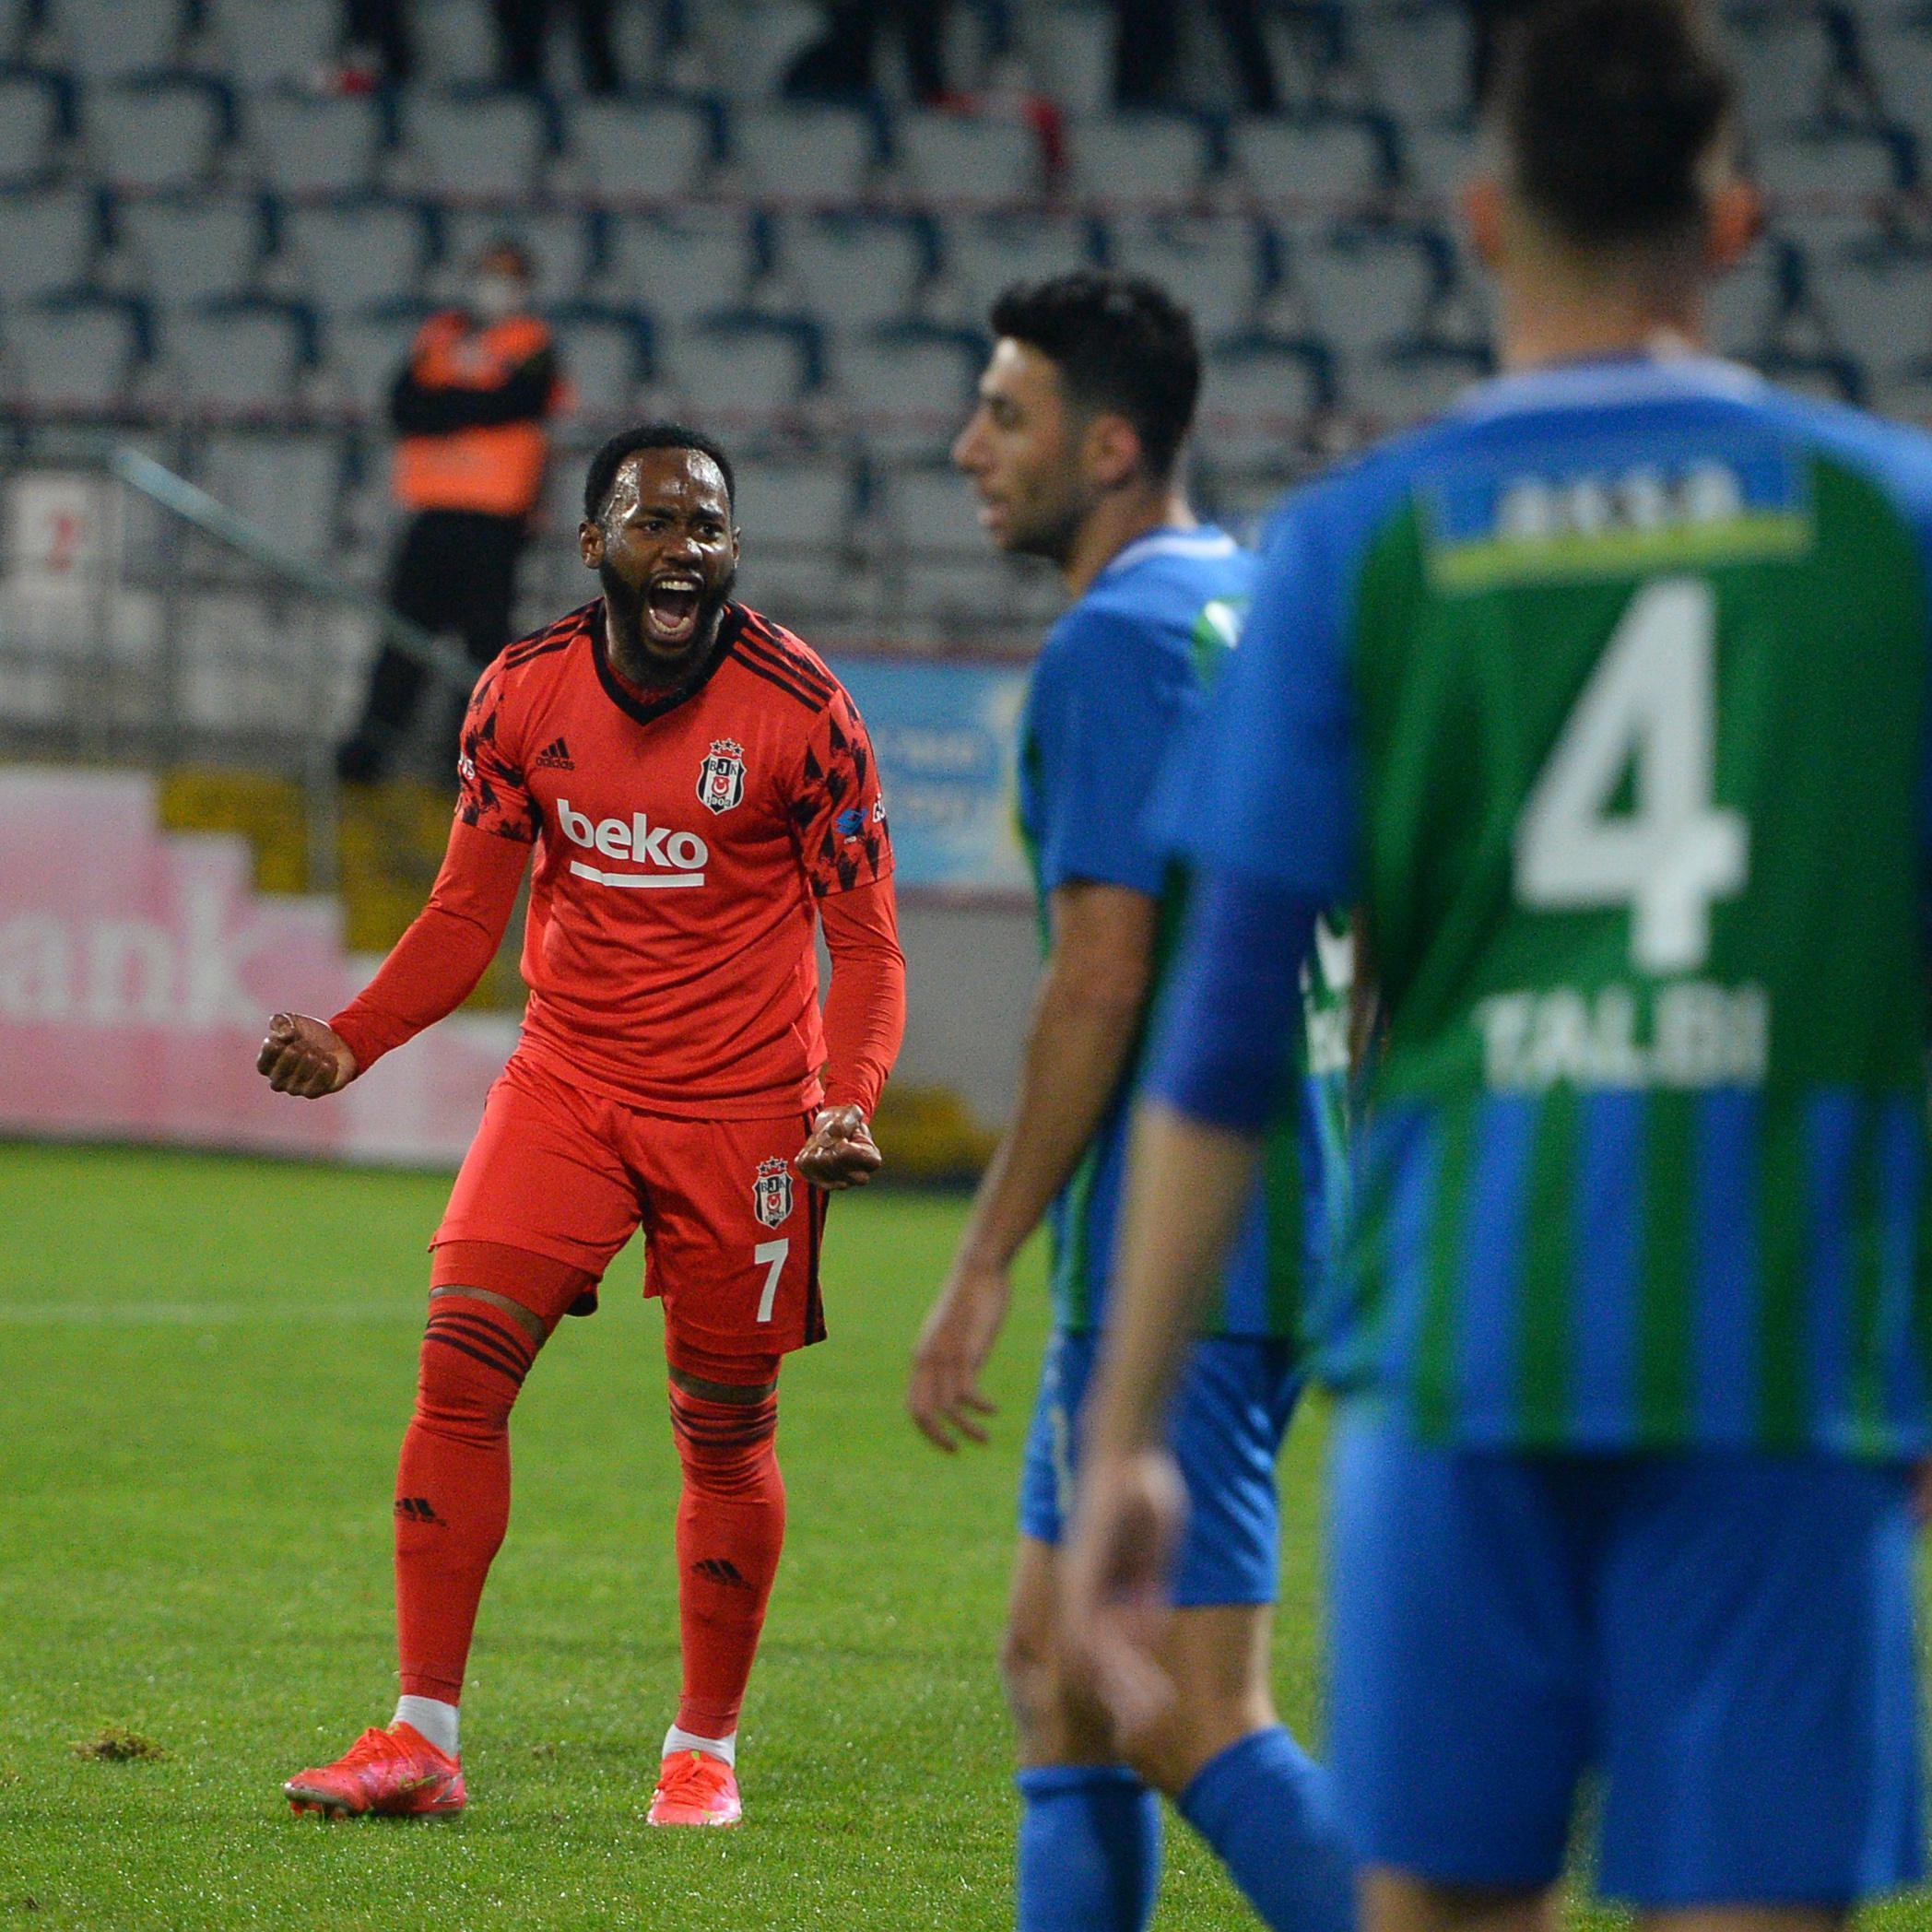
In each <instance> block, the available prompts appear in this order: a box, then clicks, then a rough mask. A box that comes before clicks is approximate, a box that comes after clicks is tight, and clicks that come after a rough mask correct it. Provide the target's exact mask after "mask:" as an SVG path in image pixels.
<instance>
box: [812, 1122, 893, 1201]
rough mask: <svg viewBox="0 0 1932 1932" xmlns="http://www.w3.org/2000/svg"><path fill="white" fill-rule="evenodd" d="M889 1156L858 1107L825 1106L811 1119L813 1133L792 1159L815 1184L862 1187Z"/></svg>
mask: <svg viewBox="0 0 1932 1932" xmlns="http://www.w3.org/2000/svg"><path fill="white" fill-rule="evenodd" d="M885 1164H886V1157H885V1156H884V1155H883V1154H881V1153H880V1152H879V1150H878V1142H877V1141H875V1140H874V1139H873V1137H872V1129H871V1128H870V1127H868V1126H867V1125H866V1116H865V1115H864V1114H863V1113H860V1112H859V1110H858V1109H857V1108H856V1107H826V1108H824V1109H822V1110H821V1111H820V1113H819V1117H818V1119H816V1120H815V1121H814V1122H813V1123H812V1137H811V1138H810V1139H809V1140H807V1142H806V1144H805V1145H804V1146H803V1147H802V1148H800V1149H799V1150H798V1158H797V1160H795V1161H794V1162H793V1165H794V1166H795V1167H796V1168H797V1170H798V1172H799V1173H800V1174H801V1175H803V1176H804V1178H805V1179H806V1180H807V1181H809V1182H810V1183H811V1184H812V1185H813V1186H814V1187H863V1186H864V1185H865V1184H866V1182H867V1181H869V1180H870V1179H871V1178H872V1177H873V1175H874V1174H876V1173H877V1172H878V1171H879V1169H880V1168H882V1167H883V1166H884V1165H885Z"/></svg>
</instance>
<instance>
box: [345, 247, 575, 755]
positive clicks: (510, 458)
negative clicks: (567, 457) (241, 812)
mask: <svg viewBox="0 0 1932 1932" xmlns="http://www.w3.org/2000/svg"><path fill="white" fill-rule="evenodd" d="M529 293H530V265H529V262H528V259H527V257H526V256H525V255H524V252H523V250H522V249H521V248H519V247H517V246H516V245H514V244H512V243H507V242H499V243H494V244H492V245H491V246H490V247H489V249H487V250H485V252H484V253H483V254H482V255H481V256H480V257H479V258H478V260H477V267H476V271H475V273H474V275H473V276H472V277H471V281H470V288H469V300H468V301H467V303H466V304H465V306H464V307H463V308H460V309H449V310H445V311H443V312H442V313H441V314H437V315H432V316H431V317H430V319H429V321H428V322H426V323H424V324H423V325H422V328H421V330H420V332H419V333H418V336H417V338H416V343H415V346H414V347H413V348H411V350H410V352H409V359H408V361H407V363H406V364H405V366H404V368H403V371H402V372H401V374H399V375H398V376H397V377H396V379H395V387H394V388H393V389H392V390H391V392H390V397H389V414H390V420H391V421H392V422H393V423H394V424H395V428H396V430H397V431H398V432H399V434H400V437H401V440H400V442H398V443H397V445H396V452H395V494H396V499H397V501H399V502H401V503H402V504H403V505H404V507H405V508H406V509H407V510H410V511H412V512H415V513H414V515H413V516H412V517H411V518H410V521H409V524H408V526H407V527H406V529H405V531H404V533H403V540H402V544H401V547H400V548H399V549H398V550H397V552H396V558H395V569H394V571H393V572H392V574H391V577H390V582H389V601H390V603H391V605H392V606H393V607H395V609H396V610H397V611H398V612H400V613H401V615H402V616H404V617H406V618H410V619H412V620H413V621H414V622H416V623H418V624H420V625H421V626H422V627H423V629H424V630H430V631H433V632H435V633H437V634H439V635H442V634H446V633H449V632H452V631H454V633H455V634H456V635H457V636H459V637H460V638H461V639H462V640H463V644H464V648H465V651H466V652H467V653H468V654H469V656H470V658H471V660H472V661H473V662H474V663H475V665H476V666H477V669H478V670H479V671H480V670H481V669H482V667H483V666H485V665H487V664H488V663H489V661H490V659H491V658H493V657H494V656H495V655H496V654H497V653H498V652H499V651H501V649H502V648H503V646H504V645H505V644H506V643H508V642H510V639H511V636H512V606H513V605H514V602H515V597H516V565H517V559H518V557H519V555H520V554H521V553H522V550H523V548H524V541H525V539H526V537H527V536H528V534H529V528H530V519H531V514H532V512H534V511H535V510H536V505H537V501H538V499H539V497H540V496H541V495H542V493H543V478H544V465H545V462H546V460H547V458H548V454H549V439H548V435H547V433H546V431H545V428H544V423H545V418H547V417H548V416H549V415H550V414H551V412H552V411H553V410H555V409H556V408H557V407H558V406H559V405H560V402H561V400H562V397H563V384H562V379H561V377H560V373H559V370H558V364H557V352H556V350H555V348H553V347H552V344H551V341H550V332H549V330H548V328H546V327H545V325H544V324H542V323H541V322H539V321H538V320H537V319H536V316H534V315H531V314H529V313H527V312H525V311H526V309H527V305H528V300H529ZM428 675H429V674H428V673H427V672H426V671H425V670H424V669H423V667H422V666H420V665H418V664H417V663H416V662H415V661H414V660H413V659H411V658H408V657H406V656H404V655H403V654H402V653H401V652H400V651H398V650H397V649H396V648H395V645H394V644H387V643H385V644H384V645H383V649H382V652H381V654H380V655H378V657H377V658H376V661H375V665H374V666H373V668H372V669H371V673H370V680H369V691H368V695H367V697H366V698H365V699H364V701H363V707H362V716H361V720H360V722H359V724H358V725H357V726H356V729H355V731H354V733H353V734H352V735H351V736H349V738H348V740H347V741H346V742H345V743H344V744H343V745H342V747H341V748H340V749H339V750H338V751H337V753H336V771H337V772H338V773H339V774H340V776H341V777H343V778H344V779H346V780H348V781H349V782H351V783H367V782H370V781H371V780H374V779H378V778H381V777H382V776H383V772H385V771H386V770H387V769H388V765H389V761H390V759H391V756H392V754H393V753H394V751H395V747H396V745H397V743H398V741H399V740H400V739H401V737H402V736H403V735H404V733H405V732H406V731H407V729H408V727H409V724H410V720H411V719H412V718H413V717H414V716H415V713H416V707H417V702H418V699H419V698H420V696H421V693H422V687H423V684H424V681H425V679H426V678H427V677H428ZM464 695H465V694H462V693H454V694H452V696H453V702H452V703H451V704H449V705H448V706H447V707H445V708H446V710H447V711H448V713H449V715H450V729H449V733H448V736H449V740H450V757H449V758H448V760H444V762H445V763H446V764H447V765H448V767H449V769H450V770H452V771H454V768H455V737H456V732H455V726H456V721H457V719H458V718H459V717H460V715H461V712H462V699H463V696H464Z"/></svg>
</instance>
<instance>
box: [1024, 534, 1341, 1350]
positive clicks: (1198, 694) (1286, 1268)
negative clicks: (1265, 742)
mask: <svg viewBox="0 0 1932 1932" xmlns="http://www.w3.org/2000/svg"><path fill="white" fill-rule="evenodd" d="M1254 568H1255V560H1254V558H1253V556H1252V554H1251V553H1249V552H1248V551H1245V550H1243V548H1241V547H1240V546H1239V545H1237V544H1236V543H1235V542H1234V540H1233V539H1232V538H1231V536H1227V535H1226V534H1225V533H1223V532H1221V531H1219V530H1215V529H1207V528H1202V529H1192V530H1158V531H1154V532H1152V533H1150V534H1149V535H1148V536H1143V537H1140V538H1138V539H1137V541H1135V542H1134V543H1131V544H1129V545H1128V546H1127V547H1126V548H1125V549H1124V550H1122V551H1121V552H1120V554H1119V555H1118V556H1116V557H1115V558H1114V559H1113V561H1112V562H1111V563H1109V564H1108V566H1107V567H1106V569H1104V570H1103V571H1101V574H1100V575H1099V576H1098V577H1097V578H1096V579H1095V580H1094V582H1093V583H1092V584H1091V585H1090V587H1089V588H1088V590H1087V592H1086V593H1085V595H1082V596H1081V597H1080V598H1079V599H1078V601H1077V602H1076V603H1075V604H1073V605H1072V606H1071V607H1069V608H1068V609H1067V610H1066V612H1065V613H1064V614H1063V615H1062V616H1061V617H1060V618H1059V620H1058V621H1057V622H1056V623H1055V624H1054V627H1053V629H1052V630H1050V631H1049V632H1048V634H1047V638H1046V642H1045V644H1044V646H1043V648H1042V651H1041V654H1040V658H1039V662H1038V664H1037V665H1036V666H1035V667H1034V671H1033V677H1032V682H1031V688H1030V689H1029V691H1028V695H1027V703H1026V710H1025V713H1024V714H1023V717H1022V719H1021V724H1020V756H1019V825H1020V833H1021V837H1022V840H1023V841H1024V843H1025V845H1026V848H1027V851H1028V853H1029V854H1030V856H1031V862H1032V866H1033V874H1034V880H1035V884H1036V886H1037V889H1038V892H1039V899H1040V911H1041V920H1042V932H1043V940H1044V941H1045V943H1046V944H1048V945H1051V943H1052V933H1051V930H1050V917H1051V914H1050V906H1049V900H1050V896H1051V895H1052V893H1053V892H1054V891H1055V890H1056V889H1058V888H1060V887H1062V886H1065V885H1068V884H1070V883H1073V882H1075V881H1081V880H1084V881H1088V882H1091V883H1096V884H1101V885H1112V886H1123V887H1125V888H1127V889H1129V890H1132V891H1136V892H1141V893H1145V894H1146V895H1147V896H1148V897H1149V898H1150V899H1154V900H1157V901H1160V906H1161V914H1160V937H1159V940H1158V941H1157V960H1156V967H1157V984H1158V974H1159V972H1160V969H1161V968H1162V967H1163V966H1164V962H1165V959H1166V956H1167V953H1168V951H1169V949H1170V947H1171V944H1172V936H1173V930H1174V926H1175V923H1176V921H1177V918H1178V915H1179V906H1180V897H1181V891H1182V876H1181V874H1180V872H1179V870H1178V868H1176V867H1175V866H1174V865H1173V864H1172V861H1171V860H1170V859H1169V858H1168V857H1167V856H1166V855H1165V854H1163V853H1162V852H1161V850H1160V847H1159V846H1158V845H1157V843H1156V842H1154V840H1153V838H1152V837H1151V836H1150V834H1149V830H1148V828H1147V826H1146V824H1145V818H1146V812H1147V807H1148V803H1149V797H1150V795H1151V794H1152V792H1153V789H1154V785H1155V783H1156V780H1157V778H1158V776H1159V774H1160V769H1161V766H1162V763H1163V761H1164V760H1165V759H1166V758H1167V756H1168V754H1169V753H1170V752H1171V750H1172V748H1173V746H1174V744H1175V742H1176V740H1177V739H1178V738H1179V737H1180V736H1182V734H1183V733H1184V731H1185V730H1186V729H1187V728H1188V727H1189V726H1190V725H1191V724H1192V723H1193V722H1194V720H1195V718H1196V713H1197V712H1198V709H1199V706H1200V703H1201V701H1202V698H1203V695H1204V693H1205V690H1206V689H1207V685H1208V680H1209V679H1210V677H1212V675H1213V673H1214V671H1215V669H1216V666H1217V665H1218V663H1219V660H1220V659H1221V658H1222V657H1223V656H1224V655H1225V654H1227V652H1228V650H1229V648H1230V647H1231V644H1232V643H1233V642H1234V639H1235V637H1236V635H1237V634H1238V631H1239V628H1240V624H1241V620H1242V617H1243V612H1244V611H1245V609H1246V607H1247V601H1248V595H1249V592H1250V589H1251V586H1252V583H1253V578H1254ZM1137 1075H1138V1054H1137V1055H1136V1061H1135V1064H1134V1065H1133V1066H1132V1067H1130V1070H1129V1073H1128V1075H1127V1077H1126V1078H1125V1079H1124V1080H1123V1081H1122V1083H1121V1087H1120V1090H1119V1091H1118V1092H1117V1093H1116V1094H1115V1095H1114V1096H1113V1101H1112V1102H1111V1104H1110V1105H1109V1107H1108V1110H1107V1113H1106V1117H1105V1119H1104V1120H1103V1121H1102V1122H1101V1126H1100V1129H1099V1131H1098V1132H1097V1133H1096V1134H1095V1136H1094V1137H1093V1139H1092V1141H1091V1142H1090V1144H1089V1146H1088V1149H1087V1150H1086V1153H1085V1155H1084V1156H1083V1157H1082V1159H1081V1161H1080V1164H1079V1167H1078V1169H1077V1170H1076V1172H1075V1173H1074V1175H1073V1178H1072V1179H1071V1180H1070V1181H1069V1182H1068V1183H1067V1184H1066V1187H1065V1188H1064V1189H1063V1190H1062V1191H1061V1193H1060V1195H1059V1196H1058V1198H1057V1199H1055V1201H1054V1205H1053V1208H1052V1212H1051V1216H1050V1225H1051V1230H1052V1235H1053V1247H1054V1259H1053V1292H1054V1315H1055V1318H1056V1321H1057V1324H1058V1325H1059V1326H1061V1327H1062V1328H1064V1329H1066V1330H1068V1331H1071V1332H1076V1333H1078V1332H1080V1331H1082V1330H1086V1329H1090V1328H1095V1327H1098V1326H1100V1325H1101V1320H1102V1311H1103V1307H1104V1303H1105V1299H1106V1290H1107V1279H1108V1276H1109V1273H1110V1271H1111V1268H1112V1266H1113V1245H1114V1234H1115V1226H1116V1222H1117V1219H1118V1216H1119V1211H1120V1206H1121V1189H1122V1183H1123V1180H1124V1178H1125V1164H1126V1141H1127V1128H1128V1116H1129V1113H1130V1111H1131V1107H1132V1101H1133V1094H1134V1090H1135V1086H1136V1083H1137ZM1315 1132H1316V1129H1315V1127H1314V1125H1313V1121H1312V1117H1311V1118H1310V1119H1308V1120H1307V1121H1306V1122H1304V1119H1303V1116H1302V1110H1297V1114H1296V1117H1295V1119H1294V1121H1293V1122H1292V1123H1291V1125H1290V1128H1289V1130H1288V1131H1287V1132H1285V1133H1284V1134H1282V1135H1280V1136H1278V1137H1276V1140H1277V1141H1278V1143H1279V1144H1278V1145H1271V1149H1270V1165H1271V1168H1272V1170H1273V1173H1272V1181H1273V1184H1272V1185H1271V1186H1270V1187H1269V1188H1266V1189H1265V1190H1263V1197H1260V1198H1257V1200H1256V1202H1255V1208H1254V1210H1253V1211H1252V1213H1251V1214H1250V1216H1249V1219H1248V1222H1247V1225H1246V1227H1245V1228H1244V1230H1243V1235H1242V1239H1241V1243H1240V1248H1239V1251H1238V1253H1237V1255H1236V1257H1235V1260H1234V1262H1233V1265H1232V1266H1231V1268H1230V1270H1229V1273H1228V1280H1227V1290H1226V1294H1225V1297H1224V1301H1223V1305H1222V1308H1221V1310H1220V1312H1219V1320H1218V1321H1217V1323H1216V1326H1217V1327H1218V1328H1219V1330H1220V1331H1221V1332H1224V1333H1229V1334H1235V1335H1259V1336H1287V1335H1290V1334H1292V1333H1293V1332H1295V1330H1296V1327H1297V1318H1298V1314H1299V1309H1300V1303H1301V1277H1302V1269H1303V1266H1304V1261H1305V1252H1304V1251H1305V1249H1306V1248H1307V1246H1308V1244H1309V1243H1311V1242H1314V1241H1315V1240H1316V1239H1318V1231H1316V1230H1314V1229H1313V1228H1311V1227H1310V1226H1309V1225H1308V1220H1307V1218H1306V1217H1305V1216H1304V1211H1303V1205H1302V1196H1303V1194H1304V1192H1305V1191H1306V1185H1305V1180H1304V1175H1305V1173H1306V1172H1307V1163H1308V1162H1309V1161H1311V1160H1315V1159H1317V1158H1318V1150H1317V1149H1316V1148H1315V1147H1314V1142H1313V1139H1312V1137H1313V1136H1314V1134H1315Z"/></svg>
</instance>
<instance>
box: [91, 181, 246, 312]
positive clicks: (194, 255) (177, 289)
mask: <svg viewBox="0 0 1932 1932" xmlns="http://www.w3.org/2000/svg"><path fill="white" fill-rule="evenodd" d="M115 223H116V226H117V227H118V229H119V230H120V231H121V235H122V237H123V239H124V241H126V242H128V243H129V244H130V245H131V246H132V248H133V250H134V252H135V254H136V255H137V257H138V258H139V260H140V263H141V265H142V270H143V275H144V279H145V281H146V285H147V292H148V293H149V294H150V295H152V296H154V297H155V298H156V299H158V300H160V301H163V302H168V303H180V302H187V301H195V300H201V299H203V298H205V297H208V296H218V295H237V294H240V293H241V290H242V289H245V288H246V287H247V286H248V283H249V280H250V278H251V277H252V276H253V271H254V267H255V264H256V262H257V261H258V260H259V259H260V256H261V253H262V240H263V223H262V207H261V203H260V202H259V200H257V199H256V198H255V197H253V196H250V195H238V194H220V195H183V194H174V195H170V196H169V197H167V198H166V199H163V200H155V201H149V200H131V201H124V202H123V203H122V204H121V206H119V208H118V209H117V210H116V213H115Z"/></svg>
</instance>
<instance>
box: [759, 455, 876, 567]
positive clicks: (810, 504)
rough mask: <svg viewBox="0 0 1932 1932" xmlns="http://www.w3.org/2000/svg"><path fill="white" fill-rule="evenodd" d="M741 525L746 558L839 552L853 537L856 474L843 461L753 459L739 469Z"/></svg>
mask: <svg viewBox="0 0 1932 1932" xmlns="http://www.w3.org/2000/svg"><path fill="white" fill-rule="evenodd" d="M736 481H737V506H738V522H739V523H740V524H742V525H743V527H744V529H745V533H746V548H747V550H748V552H750V551H753V550H756V549H761V548H764V547H766V546H767V545H770V546H771V547H772V548H792V549H818V550H837V549H839V548H842V547H843V545H844V544H845V543H846V542H847V541H848V540H849V538H850V536H851V524H852V512H853V488H852V472H851V470H850V468H849V467H848V466H847V465H846V464H845V462H844V461H843V459H842V458H832V459H829V460H828V459H818V460H812V459H805V460H790V461H787V460H783V459H772V458H768V457H758V456H753V457H749V458H748V459H746V460H745V461H744V462H742V463H739V464H738V465H736Z"/></svg>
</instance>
